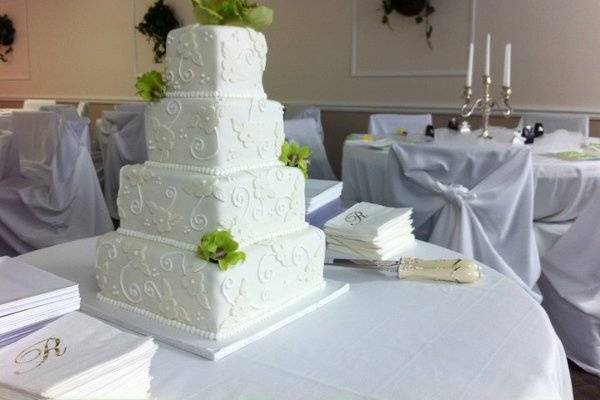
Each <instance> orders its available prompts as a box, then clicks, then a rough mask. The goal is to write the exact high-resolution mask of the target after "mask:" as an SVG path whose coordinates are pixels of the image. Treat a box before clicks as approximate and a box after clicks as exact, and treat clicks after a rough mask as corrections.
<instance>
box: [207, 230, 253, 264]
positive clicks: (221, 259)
mask: <svg viewBox="0 0 600 400" xmlns="http://www.w3.org/2000/svg"><path fill="white" fill-rule="evenodd" d="M238 248H239V244H238V243H237V242H236V241H235V240H234V239H233V236H232V235H231V232H230V231H214V232H211V233H207V234H206V235H204V236H202V240H201V242H200V245H199V246H198V251H197V254H198V257H200V258H201V259H203V260H206V261H210V262H214V263H218V264H219V269H220V270H221V271H227V270H228V269H229V267H231V266H233V265H235V264H237V263H239V262H242V261H246V253H244V252H243V251H237V249H238Z"/></svg>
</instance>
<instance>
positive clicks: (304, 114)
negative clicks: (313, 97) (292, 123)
mask: <svg viewBox="0 0 600 400" xmlns="http://www.w3.org/2000/svg"><path fill="white" fill-rule="evenodd" d="M284 117H285V119H304V118H312V119H314V120H315V121H316V123H317V127H318V128H319V135H320V136H321V141H323V140H324V139H325V132H324V131H323V124H322V122H321V109H320V108H317V107H313V106H310V107H305V106H294V105H288V106H285V113H284Z"/></svg>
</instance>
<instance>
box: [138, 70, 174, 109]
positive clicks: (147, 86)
mask: <svg viewBox="0 0 600 400" xmlns="http://www.w3.org/2000/svg"><path fill="white" fill-rule="evenodd" d="M135 88H136V89H137V94H138V95H139V96H140V97H141V98H142V99H144V100H145V101H151V102H153V103H154V102H157V101H159V100H160V99H162V98H164V97H165V96H166V94H167V83H166V81H165V79H164V77H163V74H161V73H160V72H158V71H149V72H146V73H145V74H144V75H142V76H139V77H138V78H137V82H136V83H135Z"/></svg>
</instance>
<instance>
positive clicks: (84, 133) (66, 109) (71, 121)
mask: <svg viewBox="0 0 600 400" xmlns="http://www.w3.org/2000/svg"><path fill="white" fill-rule="evenodd" d="M41 110H42V111H49V112H54V113H56V114H57V115H58V117H59V122H60V124H61V126H64V127H65V129H71V130H74V134H76V135H78V136H79V137H80V139H81V140H82V141H83V142H84V143H86V147H87V148H88V150H89V151H90V152H91V150H92V139H91V135H90V120H89V119H88V118H86V117H83V118H82V117H80V116H79V113H78V112H77V109H76V108H75V106H72V105H69V104H56V105H52V106H42V107H41Z"/></svg>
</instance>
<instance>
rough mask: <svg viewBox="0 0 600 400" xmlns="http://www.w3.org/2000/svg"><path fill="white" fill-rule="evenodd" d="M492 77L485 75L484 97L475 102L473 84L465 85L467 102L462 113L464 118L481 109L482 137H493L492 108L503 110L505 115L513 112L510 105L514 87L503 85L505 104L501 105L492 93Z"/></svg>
mask: <svg viewBox="0 0 600 400" xmlns="http://www.w3.org/2000/svg"><path fill="white" fill-rule="evenodd" d="M491 86H492V78H491V77H490V76H489V75H483V97H480V98H478V99H477V100H475V101H474V102H473V103H472V102H471V97H472V96H473V91H472V90H471V86H465V90H464V93H463V96H464V98H465V103H464V104H463V106H462V108H461V115H462V117H463V118H468V117H470V116H471V115H472V114H473V113H474V112H475V111H476V110H480V111H481V122H482V127H481V135H480V136H481V137H482V138H485V139H491V138H492V135H491V134H490V130H489V123H490V114H491V112H492V110H494V109H498V110H500V111H501V112H502V114H503V115H504V116H505V117H509V116H510V115H511V114H512V108H511V106H510V96H511V94H512V89H511V88H510V86H504V85H503V86H502V98H503V105H499V104H498V103H497V102H496V100H495V99H493V98H492V95H491Z"/></svg>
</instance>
